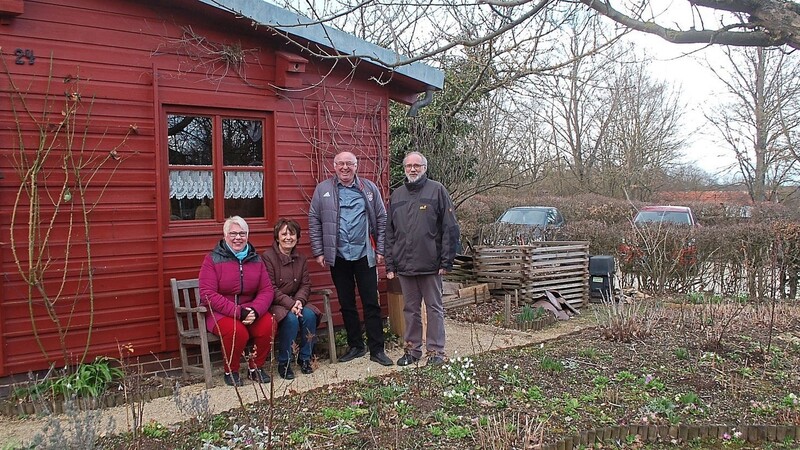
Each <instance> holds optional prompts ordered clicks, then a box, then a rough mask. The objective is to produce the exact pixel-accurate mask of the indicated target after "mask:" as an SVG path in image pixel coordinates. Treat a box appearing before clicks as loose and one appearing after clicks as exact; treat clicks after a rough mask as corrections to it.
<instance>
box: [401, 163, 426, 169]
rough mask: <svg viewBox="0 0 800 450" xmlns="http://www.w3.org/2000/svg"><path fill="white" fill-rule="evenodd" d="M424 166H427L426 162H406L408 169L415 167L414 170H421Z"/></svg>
mask: <svg viewBox="0 0 800 450" xmlns="http://www.w3.org/2000/svg"><path fill="white" fill-rule="evenodd" d="M423 167H425V164H406V165H405V168H406V169H414V170H419V169H422V168H423Z"/></svg>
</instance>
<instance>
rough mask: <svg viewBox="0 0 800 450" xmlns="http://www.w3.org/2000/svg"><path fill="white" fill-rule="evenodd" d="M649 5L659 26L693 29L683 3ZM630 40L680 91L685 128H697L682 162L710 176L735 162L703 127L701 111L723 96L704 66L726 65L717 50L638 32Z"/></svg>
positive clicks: (659, 0)
mask: <svg viewBox="0 0 800 450" xmlns="http://www.w3.org/2000/svg"><path fill="white" fill-rule="evenodd" d="M651 4H652V5H653V11H652V12H653V14H654V15H657V16H658V18H657V21H658V22H659V23H660V24H662V25H664V26H671V27H676V26H677V27H679V29H689V28H690V27H691V26H692V14H691V9H690V7H689V3H688V2H687V1H686V0H651ZM659 8H660V9H659ZM703 21H704V23H706V24H709V25H711V24H716V23H718V19H715V18H714V17H712V16H711V15H710V14H708V15H706V16H704V17H703ZM631 39H633V40H634V42H636V43H637V44H639V45H641V46H642V47H644V48H646V49H648V54H649V56H651V57H652V58H654V62H653V74H654V75H655V76H657V77H661V78H663V79H664V80H667V81H671V82H673V83H675V85H676V86H680V88H681V91H682V100H683V101H684V102H685V103H686V105H687V112H686V114H685V117H684V123H685V124H686V126H687V127H690V128H697V130H696V132H695V133H694V134H693V136H692V138H691V143H690V145H689V147H688V148H687V151H686V152H685V154H686V155H685V160H686V161H688V162H696V163H697V165H698V166H699V167H700V168H702V169H703V170H705V171H706V172H709V173H711V174H712V175H716V174H717V173H718V172H719V171H720V170H722V169H723V168H725V167H728V166H730V165H732V164H733V163H734V162H735V158H734V156H733V154H732V153H731V151H730V150H726V149H725V148H724V147H723V146H722V145H721V144H719V143H717V142H715V139H716V138H715V136H714V130H713V129H711V128H709V126H708V125H706V120H705V118H704V116H703V113H704V112H709V111H710V110H712V109H713V108H715V107H718V106H719V100H720V98H721V97H722V95H721V94H722V93H723V87H722V84H721V82H720V81H719V80H718V79H717V78H716V76H715V75H714V74H713V73H711V71H710V70H708V69H707V68H706V67H705V64H706V61H708V62H709V63H710V64H715V65H716V67H719V66H720V65H722V64H728V63H729V62H728V61H727V59H726V58H725V57H724V55H723V54H722V52H721V50H720V47H718V46H714V47H707V46H702V45H688V44H682V45H681V44H672V43H670V42H667V41H665V40H663V39H661V38H659V37H657V36H653V35H649V34H646V33H640V32H634V33H632V35H631ZM704 125H705V126H704ZM722 175H724V174H722ZM725 178H727V177H725Z"/></svg>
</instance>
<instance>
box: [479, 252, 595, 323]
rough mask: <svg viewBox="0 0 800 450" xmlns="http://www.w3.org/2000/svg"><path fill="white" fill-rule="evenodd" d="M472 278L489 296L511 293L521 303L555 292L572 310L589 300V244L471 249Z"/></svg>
mask: <svg viewBox="0 0 800 450" xmlns="http://www.w3.org/2000/svg"><path fill="white" fill-rule="evenodd" d="M474 264H475V275H476V278H477V281H478V282H479V283H488V284H489V285H490V286H491V287H492V294H494V295H497V296H502V295H503V294H504V293H507V292H514V293H515V295H516V296H518V298H519V300H520V301H521V302H523V303H529V302H530V301H534V300H536V299H538V298H540V297H542V296H544V291H545V290H551V291H558V292H559V293H560V294H561V296H562V297H564V298H565V299H566V300H567V302H568V303H569V304H570V305H571V306H573V307H581V306H583V305H585V304H586V303H588V301H589V243H588V242H583V241H542V242H535V243H531V244H530V245H510V246H499V247H490V246H479V247H476V248H475V256H474Z"/></svg>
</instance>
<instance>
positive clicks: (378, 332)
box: [308, 152, 394, 366]
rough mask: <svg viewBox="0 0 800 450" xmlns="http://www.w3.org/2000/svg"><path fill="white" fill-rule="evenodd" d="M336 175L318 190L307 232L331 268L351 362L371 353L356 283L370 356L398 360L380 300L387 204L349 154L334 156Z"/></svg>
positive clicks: (381, 361)
mask: <svg viewBox="0 0 800 450" xmlns="http://www.w3.org/2000/svg"><path fill="white" fill-rule="evenodd" d="M333 169H334V172H335V175H334V176H333V177H331V178H329V179H327V180H324V181H322V182H321V183H319V184H318V185H317V188H316V189H315V190H314V196H313V197H312V198H311V208H310V209H309V211H308V235H309V239H310V241H311V251H312V253H313V254H314V258H316V260H317V263H319V265H321V266H322V267H326V266H327V267H329V268H330V271H331V278H332V279H333V285H334V286H335V287H336V293H337V295H338V297H339V308H340V311H341V313H342V319H343V320H344V327H345V329H346V330H347V345H348V347H349V348H348V349H347V353H345V354H344V355H342V357H340V358H339V361H342V362H347V361H351V360H353V359H355V358H360V357H362V356H364V355H366V354H367V349H366V348H365V347H364V338H363V336H362V333H361V322H360V320H359V317H358V309H357V308H356V286H358V293H359V295H360V297H361V306H362V308H363V310H364V328H365V330H366V334H367V346H368V347H369V353H370V360H372V361H375V362H377V363H379V364H382V365H384V366H391V365H393V364H394V363H393V362H392V360H391V359H389V357H388V356H386V353H385V352H384V339H383V322H382V321H381V307H380V304H379V303H378V269H377V264H379V263H382V262H383V253H384V239H385V229H386V208H385V207H384V205H383V199H382V198H381V193H380V191H379V190H378V187H377V186H376V185H375V183H373V182H371V181H369V180H367V179H364V178H360V177H358V176H357V175H356V171H357V170H358V160H357V159H356V156H355V155H354V154H352V153H350V152H341V153H339V154H337V155H336V156H335V157H334V158H333Z"/></svg>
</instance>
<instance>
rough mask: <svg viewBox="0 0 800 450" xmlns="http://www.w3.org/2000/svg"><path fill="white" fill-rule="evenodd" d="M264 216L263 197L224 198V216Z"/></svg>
mask: <svg viewBox="0 0 800 450" xmlns="http://www.w3.org/2000/svg"><path fill="white" fill-rule="evenodd" d="M230 216H242V217H264V199H262V198H226V199H225V217H230Z"/></svg>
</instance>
